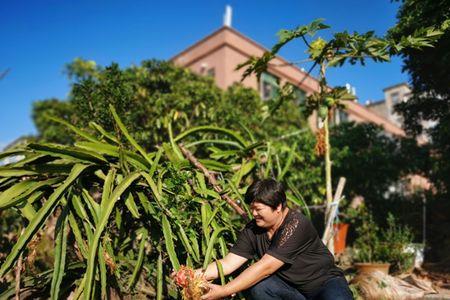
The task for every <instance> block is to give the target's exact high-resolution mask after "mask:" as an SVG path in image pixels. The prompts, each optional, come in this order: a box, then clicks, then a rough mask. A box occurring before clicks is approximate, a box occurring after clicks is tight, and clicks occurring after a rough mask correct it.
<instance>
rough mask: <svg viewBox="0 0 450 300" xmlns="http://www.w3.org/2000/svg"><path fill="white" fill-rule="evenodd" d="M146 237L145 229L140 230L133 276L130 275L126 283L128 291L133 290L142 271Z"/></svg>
mask: <svg viewBox="0 0 450 300" xmlns="http://www.w3.org/2000/svg"><path fill="white" fill-rule="evenodd" d="M147 236H148V231H147V229H145V228H141V230H140V239H141V243H140V244H139V254H138V259H137V261H136V265H135V266H134V270H133V274H132V275H131V277H130V280H129V281H128V290H131V289H133V288H134V286H135V284H136V281H137V278H138V275H139V273H140V272H141V270H142V263H143V262H144V255H145V243H146V242H147Z"/></svg>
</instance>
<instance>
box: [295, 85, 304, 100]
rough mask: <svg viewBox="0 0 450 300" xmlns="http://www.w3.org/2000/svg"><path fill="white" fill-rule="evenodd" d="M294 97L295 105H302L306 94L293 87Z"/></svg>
mask: <svg viewBox="0 0 450 300" xmlns="http://www.w3.org/2000/svg"><path fill="white" fill-rule="evenodd" d="M294 95H295V102H296V103H297V104H303V103H305V101H306V92H305V91H304V90H302V89H300V88H298V87H296V86H294Z"/></svg>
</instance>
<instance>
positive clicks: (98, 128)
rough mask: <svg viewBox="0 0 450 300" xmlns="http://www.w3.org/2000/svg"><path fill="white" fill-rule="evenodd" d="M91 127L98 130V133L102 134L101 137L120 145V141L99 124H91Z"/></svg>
mask: <svg viewBox="0 0 450 300" xmlns="http://www.w3.org/2000/svg"><path fill="white" fill-rule="evenodd" d="M89 126H90V127H92V128H94V129H96V130H97V131H98V132H100V134H101V135H103V136H104V137H106V138H107V139H108V140H110V141H111V142H114V143H116V144H118V143H119V141H118V140H117V138H116V137H115V136H113V135H112V134H110V133H108V132H107V131H106V130H105V129H104V128H103V127H102V126H100V125H99V124H97V123H95V122H89Z"/></svg>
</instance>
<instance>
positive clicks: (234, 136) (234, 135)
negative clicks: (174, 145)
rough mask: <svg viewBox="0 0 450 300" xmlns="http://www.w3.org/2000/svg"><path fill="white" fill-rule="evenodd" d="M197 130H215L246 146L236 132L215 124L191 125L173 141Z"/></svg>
mask: <svg viewBox="0 0 450 300" xmlns="http://www.w3.org/2000/svg"><path fill="white" fill-rule="evenodd" d="M199 131H211V132H217V133H222V134H225V135H227V136H229V137H231V138H232V139H234V140H236V141H237V142H238V143H239V144H240V145H241V146H242V147H245V146H247V142H246V141H245V139H244V138H242V137H241V136H240V135H239V134H238V133H237V132H234V131H232V130H229V129H225V128H221V127H215V126H197V127H193V128H191V129H189V130H186V131H184V132H183V133H181V134H179V135H178V136H177V137H176V138H175V139H174V141H175V142H178V141H180V140H182V139H183V138H185V137H187V136H188V135H191V134H193V133H196V132H199Z"/></svg>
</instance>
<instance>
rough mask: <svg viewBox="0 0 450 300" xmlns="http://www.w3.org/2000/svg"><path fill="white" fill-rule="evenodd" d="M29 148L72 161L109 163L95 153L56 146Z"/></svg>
mask: <svg viewBox="0 0 450 300" xmlns="http://www.w3.org/2000/svg"><path fill="white" fill-rule="evenodd" d="M28 148H30V149H33V150H34V151H36V152H38V153H43V154H48V155H50V156H54V157H61V158H67V159H70V160H73V159H75V160H80V161H83V162H90V163H91V162H93V163H99V162H108V161H107V160H106V159H105V158H104V157H103V156H102V155H100V154H98V153H97V152H94V151H88V150H84V149H79V148H74V147H68V146H60V145H56V144H35V143H32V144H29V145H28Z"/></svg>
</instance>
